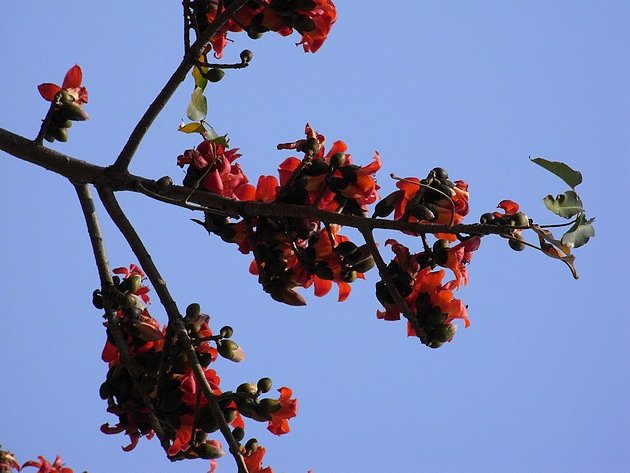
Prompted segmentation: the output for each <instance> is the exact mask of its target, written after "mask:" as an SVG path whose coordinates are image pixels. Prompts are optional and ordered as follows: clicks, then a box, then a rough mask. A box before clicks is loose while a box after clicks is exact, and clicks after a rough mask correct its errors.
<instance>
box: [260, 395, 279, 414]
mask: <svg viewBox="0 0 630 473" xmlns="http://www.w3.org/2000/svg"><path fill="white" fill-rule="evenodd" d="M281 407H282V406H281V405H280V401H278V400H277V399H269V398H265V399H261V400H260V409H261V410H262V411H263V412H264V413H265V414H273V413H274V412H278V411H279V410H280V408H281Z"/></svg>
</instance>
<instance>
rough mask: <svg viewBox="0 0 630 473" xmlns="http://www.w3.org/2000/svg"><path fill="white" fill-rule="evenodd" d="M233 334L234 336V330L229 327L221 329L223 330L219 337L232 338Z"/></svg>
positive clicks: (220, 331)
mask: <svg viewBox="0 0 630 473" xmlns="http://www.w3.org/2000/svg"><path fill="white" fill-rule="evenodd" d="M233 334H234V329H233V328H232V327H230V326H229V325H226V326H224V327H221V330H219V335H221V337H223V338H230V337H231V336H232V335H233Z"/></svg>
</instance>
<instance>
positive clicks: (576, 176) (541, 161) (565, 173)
mask: <svg viewBox="0 0 630 473" xmlns="http://www.w3.org/2000/svg"><path fill="white" fill-rule="evenodd" d="M530 159H531V160H532V162H534V163H536V164H538V165H539V166H540V167H543V168H545V169H546V170H547V171H549V172H551V173H553V174H555V175H556V176H558V177H559V178H560V179H562V180H563V181H564V182H566V183H567V184H568V185H569V186H571V188H572V189H575V187H576V186H577V185H578V184H580V183H581V182H582V174H581V173H580V172H579V171H575V170H573V169H571V167H569V166H568V165H566V164H564V163H561V162H559V161H547V160H546V159H545V158H530Z"/></svg>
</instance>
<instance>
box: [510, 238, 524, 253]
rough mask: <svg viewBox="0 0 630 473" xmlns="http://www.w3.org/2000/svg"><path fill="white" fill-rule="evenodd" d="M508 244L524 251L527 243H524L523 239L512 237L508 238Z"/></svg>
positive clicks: (516, 249)
mask: <svg viewBox="0 0 630 473" xmlns="http://www.w3.org/2000/svg"><path fill="white" fill-rule="evenodd" d="M508 245H510V248H512V249H513V250H514V251H523V250H524V249H525V243H523V241H522V239H520V238H519V239H518V240H512V239H511V238H510V239H509V240H508Z"/></svg>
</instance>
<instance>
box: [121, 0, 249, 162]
mask: <svg viewBox="0 0 630 473" xmlns="http://www.w3.org/2000/svg"><path fill="white" fill-rule="evenodd" d="M248 1H249V0H235V1H234V2H232V4H231V5H230V6H229V7H228V8H227V9H226V10H225V11H224V12H223V13H222V14H220V15H218V16H217V17H216V18H215V19H214V21H213V22H212V23H211V24H210V26H208V28H206V30H205V31H204V32H203V34H201V35H200V36H199V38H197V40H196V41H195V42H194V43H193V44H192V45H191V46H190V49H189V50H188V52H187V53H186V54H185V55H184V59H182V62H181V63H180V65H179V66H178V67H177V69H175V72H173V75H172V76H171V78H170V79H169V80H168V81H167V82H166V84H165V85H164V87H163V88H162V90H161V91H160V93H159V94H158V95H157V97H156V98H155V100H154V101H153V103H151V105H149V108H148V109H147V111H146V112H144V115H143V116H142V118H141V119H140V121H138V123H137V124H136V126H135V128H134V129H133V132H132V133H131V135H130V136H129V139H128V140H127V143H126V144H125V146H124V147H123V149H122V151H121V152H120V154H119V155H118V158H116V161H115V162H114V164H113V167H114V169H116V170H118V171H125V170H127V168H129V164H130V163H131V159H132V158H133V155H134V154H135V152H136V150H137V149H138V146H140V142H141V141H142V139H143V138H144V135H145V134H146V133H147V131H148V130H149V127H150V126H151V124H152V123H153V121H154V120H155V119H156V118H157V116H158V115H159V113H160V112H161V111H162V109H163V108H164V106H165V105H166V104H167V102H168V101H169V100H170V99H171V97H172V96H173V94H174V93H175V91H176V90H177V88H178V87H179V85H180V84H181V83H182V82H183V81H184V79H185V78H186V75H187V74H188V72H189V71H190V69H191V68H192V66H193V63H194V60H195V59H196V58H197V57H198V56H199V55H200V54H201V53H202V52H203V50H204V48H205V47H206V46H207V44H208V42H209V41H210V39H211V38H212V37H213V36H214V35H215V34H216V33H217V32H218V31H219V30H220V29H221V27H222V26H223V25H224V24H225V22H226V21H228V19H229V18H230V17H231V16H232V15H234V14H235V13H236V12H238V11H239V10H240V9H241V8H242V7H243V6H245V4H246V3H247V2H248Z"/></svg>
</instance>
